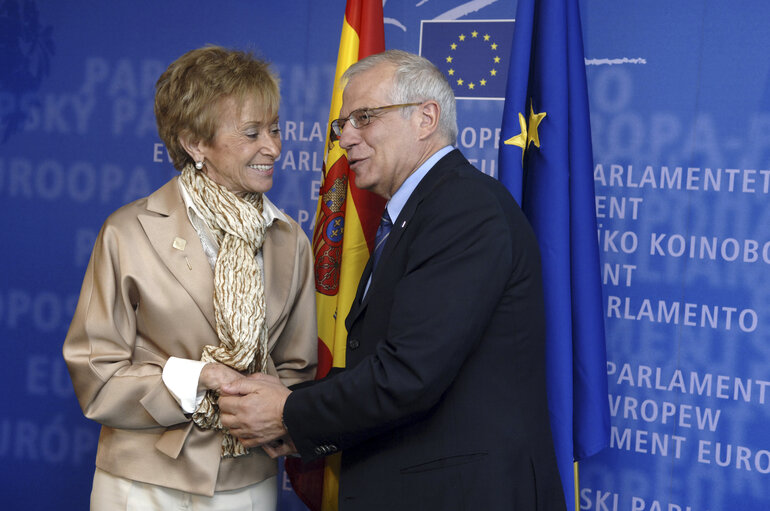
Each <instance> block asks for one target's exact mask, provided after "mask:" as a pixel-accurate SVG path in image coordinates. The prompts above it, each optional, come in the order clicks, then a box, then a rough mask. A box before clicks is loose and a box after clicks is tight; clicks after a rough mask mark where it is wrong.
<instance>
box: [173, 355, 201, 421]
mask: <svg viewBox="0 0 770 511" xmlns="http://www.w3.org/2000/svg"><path fill="white" fill-rule="evenodd" d="M206 364H207V362H203V361H202V360H188V359H186V358H177V357H170V358H169V359H168V360H167V361H166V365H165V366H164V367H163V375H162V378H163V383H165V384H166V388H167V389H168V391H169V392H171V395H172V396H174V399H176V401H177V402H178V403H179V406H181V407H182V410H183V411H184V412H185V413H193V412H194V411H195V410H196V409H197V408H198V405H199V404H200V403H201V401H203V397H204V396H205V395H206V391H205V390H203V391H201V392H198V380H199V379H200V376H201V370H203V366H205V365H206Z"/></svg>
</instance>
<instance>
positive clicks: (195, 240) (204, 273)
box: [139, 178, 216, 331]
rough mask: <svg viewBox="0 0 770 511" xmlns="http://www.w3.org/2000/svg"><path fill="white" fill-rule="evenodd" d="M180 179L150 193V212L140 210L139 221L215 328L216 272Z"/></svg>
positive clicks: (158, 252)
mask: <svg viewBox="0 0 770 511" xmlns="http://www.w3.org/2000/svg"><path fill="white" fill-rule="evenodd" d="M177 181H178V178H174V179H172V180H171V181H169V182H168V183H166V184H165V185H163V186H162V187H161V188H160V189H159V190H157V191H156V192H155V193H153V194H152V195H150V196H149V197H148V199H147V210H148V214H140V215H139V222H140V223H141V224H142V227H143V228H144V232H145V234H146V235H147V238H148V240H149V241H150V244H151V245H152V247H153V249H154V250H155V252H156V253H157V254H158V257H159V258H160V260H161V261H162V262H163V264H164V265H165V266H166V268H168V270H169V271H170V272H171V273H172V274H173V275H174V277H175V278H176V280H177V281H178V282H179V284H181V285H182V287H183V288H184V289H185V290H186V291H187V293H188V294H189V295H190V296H191V297H192V299H193V301H195V303H196V304H197V305H198V308H199V309H200V311H201V313H202V314H203V315H204V316H205V317H206V320H207V321H208V322H209V324H210V325H211V328H212V329H214V330H215V331H216V322H215V319H214V292H213V291H214V272H213V271H212V270H211V266H210V265H209V261H208V259H207V258H206V255H205V253H204V252H203V247H202V246H201V242H200V238H199V237H198V233H197V232H195V229H194V228H193V226H192V224H191V223H190V220H189V218H188V217H187V212H186V211H185V208H184V202H183V201H182V197H181V194H180V192H179V184H178V182H177Z"/></svg>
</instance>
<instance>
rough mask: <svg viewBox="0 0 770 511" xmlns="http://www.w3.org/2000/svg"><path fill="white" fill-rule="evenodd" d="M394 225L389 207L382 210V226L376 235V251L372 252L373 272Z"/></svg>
mask: <svg viewBox="0 0 770 511" xmlns="http://www.w3.org/2000/svg"><path fill="white" fill-rule="evenodd" d="M391 227H393V222H391V221H390V215H388V208H385V211H383V212H382V219H381V220H380V226H379V227H378V228H377V235H376V236H375V237H374V252H373V253H372V273H374V269H375V268H376V267H377V261H378V260H379V259H380V254H382V247H384V246H385V240H387V239H388V235H389V234H390V228H391Z"/></svg>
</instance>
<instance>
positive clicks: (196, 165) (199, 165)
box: [195, 161, 203, 170]
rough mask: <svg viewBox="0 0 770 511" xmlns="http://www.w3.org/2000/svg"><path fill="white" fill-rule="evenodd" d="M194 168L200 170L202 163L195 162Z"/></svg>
mask: <svg viewBox="0 0 770 511" xmlns="http://www.w3.org/2000/svg"><path fill="white" fill-rule="evenodd" d="M195 168H196V169H198V170H200V169H202V168H203V161H196V162H195Z"/></svg>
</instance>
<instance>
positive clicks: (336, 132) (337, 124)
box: [329, 103, 422, 142]
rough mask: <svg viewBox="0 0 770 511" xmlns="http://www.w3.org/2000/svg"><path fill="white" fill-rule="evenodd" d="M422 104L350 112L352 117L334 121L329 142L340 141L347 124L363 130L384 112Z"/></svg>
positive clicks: (405, 104) (379, 107) (404, 104)
mask: <svg viewBox="0 0 770 511" xmlns="http://www.w3.org/2000/svg"><path fill="white" fill-rule="evenodd" d="M421 104H422V103H402V104H400V105H386V106H378V107H376V108H359V109H358V110H353V111H352V112H350V115H349V116H347V117H342V118H340V119H334V120H333V121H332V123H331V130H330V131H329V140H330V141H331V142H336V141H337V140H339V139H340V137H341V136H342V128H344V127H345V123H346V122H348V121H350V124H351V125H352V126H353V127H354V128H356V129H359V128H363V127H364V126H367V125H368V124H369V123H370V122H372V119H373V118H374V117H377V115H378V114H379V113H380V112H381V111H382V110H388V109H390V108H405V107H408V106H417V105H421Z"/></svg>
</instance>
